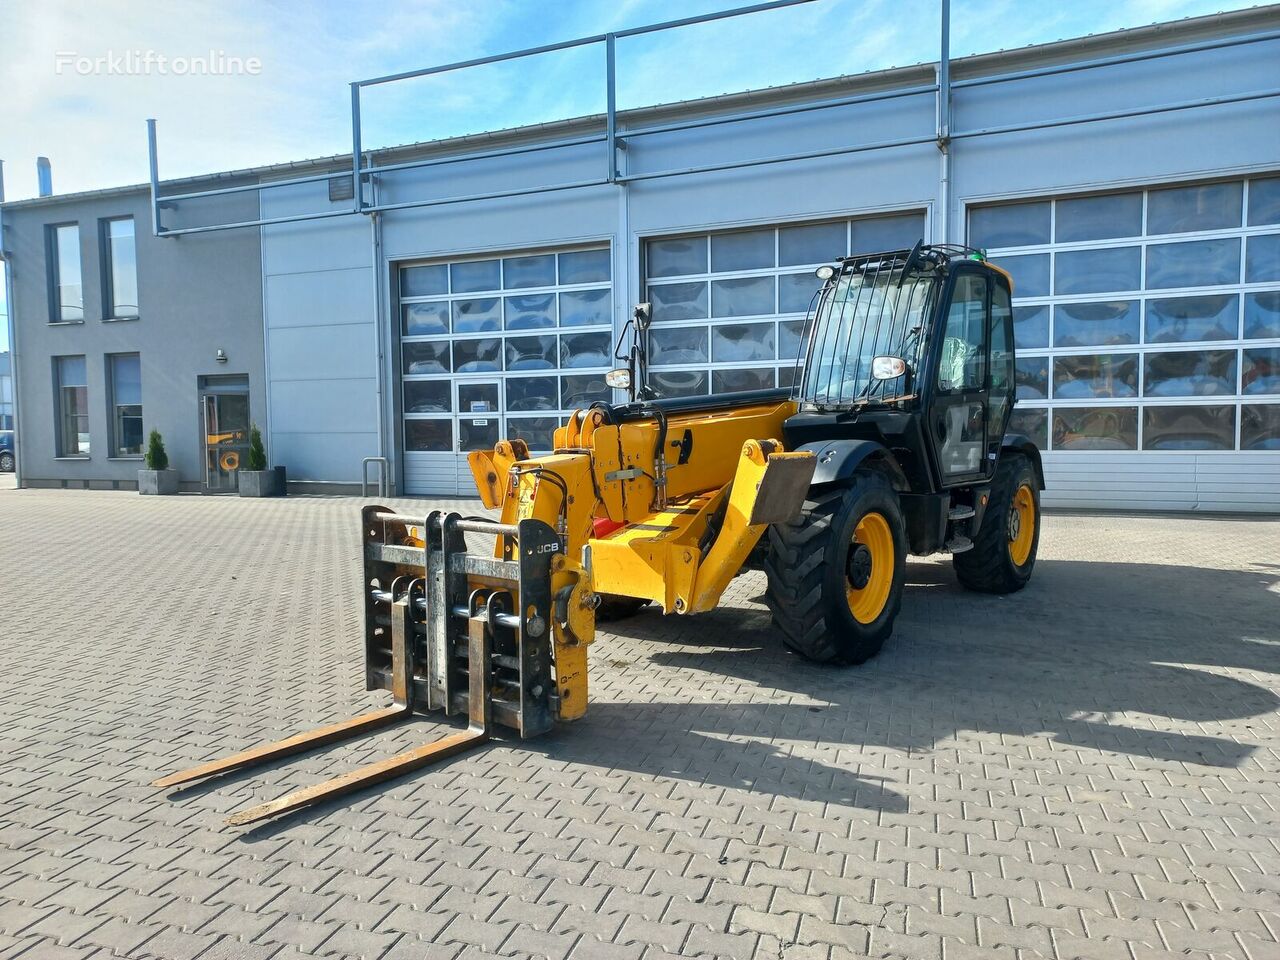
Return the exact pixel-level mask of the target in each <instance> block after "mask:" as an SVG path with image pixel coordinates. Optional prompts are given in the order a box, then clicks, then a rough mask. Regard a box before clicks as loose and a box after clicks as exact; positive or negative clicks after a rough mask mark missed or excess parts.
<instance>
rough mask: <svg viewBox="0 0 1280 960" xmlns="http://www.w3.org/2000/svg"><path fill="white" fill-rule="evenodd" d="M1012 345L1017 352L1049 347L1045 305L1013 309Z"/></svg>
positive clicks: (1046, 306) (1047, 310)
mask: <svg viewBox="0 0 1280 960" xmlns="http://www.w3.org/2000/svg"><path fill="white" fill-rule="evenodd" d="M1015 293H1016V291H1015ZM1013 345H1014V347H1015V348H1016V349H1018V350H1023V349H1028V348H1029V349H1035V348H1036V347H1047V346H1049V307H1048V305H1047V304H1041V305H1039V306H1032V307H1017V306H1015V307H1014V308H1013Z"/></svg>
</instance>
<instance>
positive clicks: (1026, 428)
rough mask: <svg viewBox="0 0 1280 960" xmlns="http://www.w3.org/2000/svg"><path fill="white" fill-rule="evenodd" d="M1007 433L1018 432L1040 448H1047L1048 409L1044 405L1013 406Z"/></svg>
mask: <svg viewBox="0 0 1280 960" xmlns="http://www.w3.org/2000/svg"><path fill="white" fill-rule="evenodd" d="M1007 432H1008V433H1020V434H1022V435H1023V436H1024V437H1026V438H1027V439H1028V440H1030V441H1031V442H1032V443H1034V444H1035V445H1036V447H1038V448H1039V449H1041V450H1047V449H1048V448H1049V411H1048V410H1047V409H1045V408H1044V407H1014V408H1013V414H1012V415H1011V416H1010V417H1009V427H1008V430H1007Z"/></svg>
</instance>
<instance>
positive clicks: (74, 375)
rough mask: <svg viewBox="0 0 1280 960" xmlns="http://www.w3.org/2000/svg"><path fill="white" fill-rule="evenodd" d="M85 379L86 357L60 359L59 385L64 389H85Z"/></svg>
mask: <svg viewBox="0 0 1280 960" xmlns="http://www.w3.org/2000/svg"><path fill="white" fill-rule="evenodd" d="M87 382H88V380H86V379H85V363H84V357H59V358H58V383H59V384H60V385H61V386H64V387H83V386H84V385H85V384H86V383H87Z"/></svg>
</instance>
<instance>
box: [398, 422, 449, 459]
mask: <svg viewBox="0 0 1280 960" xmlns="http://www.w3.org/2000/svg"><path fill="white" fill-rule="evenodd" d="M404 448H405V450H407V451H413V452H423V453H427V452H431V453H438V452H451V451H452V450H453V421H452V420H446V419H439V420H420V419H414V418H409V419H406V420H405V422H404Z"/></svg>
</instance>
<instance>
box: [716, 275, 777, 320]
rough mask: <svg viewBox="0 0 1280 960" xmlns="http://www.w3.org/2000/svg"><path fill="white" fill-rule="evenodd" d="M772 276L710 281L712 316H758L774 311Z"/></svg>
mask: <svg viewBox="0 0 1280 960" xmlns="http://www.w3.org/2000/svg"><path fill="white" fill-rule="evenodd" d="M773 288H774V279H773V277H743V278H741V279H738V280H713V281H711V315H712V316H713V317H758V316H764V315H767V314H771V313H773V312H774V302H773V298H774V292H773Z"/></svg>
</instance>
